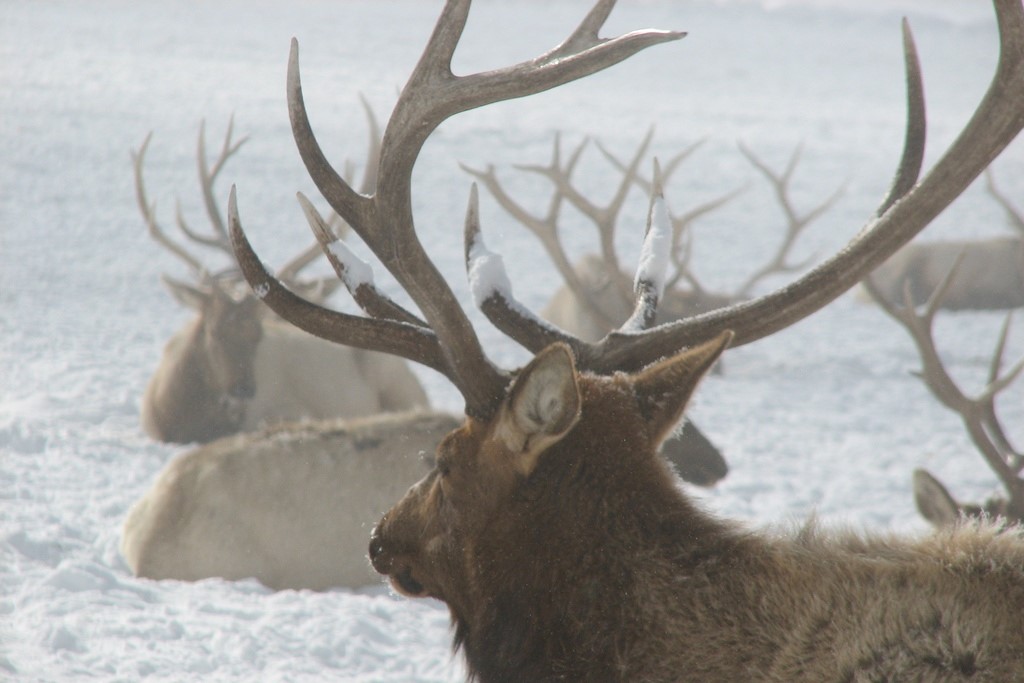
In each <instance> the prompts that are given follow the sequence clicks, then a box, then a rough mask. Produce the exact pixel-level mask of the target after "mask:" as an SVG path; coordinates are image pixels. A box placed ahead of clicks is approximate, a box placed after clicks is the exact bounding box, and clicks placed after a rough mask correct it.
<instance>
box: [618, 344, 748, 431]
mask: <svg viewBox="0 0 1024 683" xmlns="http://www.w3.org/2000/svg"><path fill="white" fill-rule="evenodd" d="M732 337H733V333H732V331H731V330H726V331H724V332H722V333H721V334H719V335H718V336H717V337H715V338H714V339H711V340H709V341H706V342H704V343H703V344H699V345H697V346H694V347H693V348H690V349H687V350H685V351H682V352H680V353H678V354H676V355H675V356H672V357H671V358H666V359H664V360H660V361H658V362H657V363H653V364H652V365H649V366H648V367H646V368H644V369H643V370H641V371H640V372H638V373H637V374H636V375H634V376H633V390H634V392H635V393H636V399H637V402H638V403H639V406H640V414H641V415H643V417H644V420H645V421H646V422H647V430H648V433H649V434H650V436H651V439H652V440H653V441H654V443H655V444H659V445H660V444H661V442H662V441H663V440H664V439H665V437H666V436H668V434H669V433H670V432H671V431H672V430H673V429H674V428H675V426H676V424H677V423H678V422H679V418H681V417H682V415H683V410H684V409H685V408H686V404H687V403H688V402H689V401H690V397H691V396H692V395H693V392H694V390H695V389H696V388H697V385H698V384H699V383H700V380H701V379H702V378H703V377H704V375H705V374H707V372H708V370H710V369H711V366H713V365H714V364H715V361H716V360H718V357H719V356H721V355H722V352H723V351H725V349H726V348H728V346H729V342H731V341H732Z"/></svg>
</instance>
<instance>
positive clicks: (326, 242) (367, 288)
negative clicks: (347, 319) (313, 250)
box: [296, 192, 428, 329]
mask: <svg viewBox="0 0 1024 683" xmlns="http://www.w3.org/2000/svg"><path fill="white" fill-rule="evenodd" d="M296 196H297V198H298V200H299V205H300V206H301V207H302V211H303V213H305V214H306V220H307V221H309V226H310V228H311V229H312V230H313V234H314V235H315V236H316V239H317V244H316V245H315V246H317V247H319V248H320V249H321V250H322V252H323V253H324V255H326V256H327V260H328V261H329V262H330V264H331V266H332V267H333V268H334V272H335V273H337V275H338V280H339V281H340V282H343V283H344V284H345V288H346V289H348V291H349V293H350V294H351V295H352V298H353V299H354V300H355V302H356V303H357V304H358V305H359V307H360V308H361V309H363V311H365V312H366V313H367V314H368V315H370V316H372V317H374V318H383V319H387V320H394V321H395V322H400V323H406V324H409V325H416V326H417V327H422V328H424V329H428V325H427V323H425V322H423V321H422V320H420V319H419V318H418V317H416V316H415V315H413V314H412V313H410V312H409V311H407V310H405V309H404V308H402V307H401V306H400V305H398V304H397V303H395V302H394V301H392V300H391V299H390V298H389V297H388V296H387V295H386V294H384V292H382V291H380V290H379V289H377V286H376V285H374V283H373V268H372V266H370V264H369V263H366V262H365V261H363V260H362V259H360V258H359V257H358V256H356V255H355V254H354V253H353V252H352V250H351V249H349V248H348V245H346V244H345V242H344V240H341V239H339V238H338V237H337V236H336V235H335V234H334V233H333V232H332V231H331V229H330V227H329V226H328V225H327V221H325V220H324V219H323V217H322V216H321V215H320V212H319V211H317V210H316V207H315V206H313V203H312V202H310V201H309V199H307V198H306V196H305V195H304V194H302V193H301V192H299V193H297V195H296Z"/></svg>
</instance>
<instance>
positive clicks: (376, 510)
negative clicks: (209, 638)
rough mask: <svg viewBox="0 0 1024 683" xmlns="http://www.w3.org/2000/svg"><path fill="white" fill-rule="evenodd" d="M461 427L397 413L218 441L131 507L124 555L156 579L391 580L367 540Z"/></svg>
mask: <svg viewBox="0 0 1024 683" xmlns="http://www.w3.org/2000/svg"><path fill="white" fill-rule="evenodd" d="M458 424H459V423H458V421H457V420H456V419H455V418H454V417H452V416H450V415H445V414H441V413H431V412H415V413H389V414H382V415H374V416H371V417H364V418H355V419H351V420H343V419H337V418H336V419H334V420H320V421H316V422H304V423H301V424H289V425H286V426H282V427H277V428H269V429H268V430H266V431H265V432H255V433H250V434H236V435H234V436H230V437H225V438H222V439H218V440H216V441H213V442H212V443H208V444H205V445H203V446H200V447H198V448H196V449H194V450H192V451H189V452H187V453H184V454H182V455H180V456H178V457H176V458H175V459H174V460H172V461H171V462H170V464H168V466H167V467H166V468H165V469H164V470H163V472H161V473H160V475H159V476H158V477H157V479H156V481H155V482H154V484H153V487H152V488H151V489H150V490H149V491H148V492H147V493H146V494H145V495H144V496H143V497H142V498H141V499H139V501H138V502H137V503H136V504H135V505H134V506H133V507H132V509H131V511H130V512H129V513H128V517H127V519H126V520H125V524H124V530H123V535H122V539H121V553H122V554H123V555H124V557H125V560H126V561H127V562H128V566H129V567H130V568H131V570H132V572H133V573H134V574H135V575H136V576H141V577H145V578H149V579H177V580H180V581H197V580H200V579H206V578H211V577H221V578H225V579H247V578H255V579H257V580H259V581H260V582H261V583H263V584H264V585H266V586H267V587H269V588H272V589H275V590H281V589H308V590H326V589H328V588H334V587H341V586H344V587H359V586H366V585H370V584H374V583H379V581H380V579H379V578H377V579H376V580H375V579H374V576H375V575H376V574H375V572H373V571H372V570H371V569H370V565H369V563H367V561H366V536H367V534H368V533H369V530H370V529H371V528H372V527H373V524H374V523H375V522H376V521H377V519H378V518H379V517H380V515H381V513H382V512H384V511H385V510H386V509H387V508H388V506H389V505H390V504H391V503H392V502H393V501H394V500H395V498H397V497H398V496H401V495H402V493H404V492H405V490H406V489H408V488H409V486H410V485H412V484H414V483H415V482H416V481H417V480H418V479H419V478H421V477H422V476H424V474H426V473H427V471H429V469H430V468H429V464H430V462H429V461H432V458H433V452H434V448H435V447H436V446H437V444H438V442H440V441H441V438H442V437H443V436H444V435H445V434H446V433H448V432H450V431H451V430H452V429H454V428H455V427H457V426H458ZM426 454H429V456H430V457H424V455H426Z"/></svg>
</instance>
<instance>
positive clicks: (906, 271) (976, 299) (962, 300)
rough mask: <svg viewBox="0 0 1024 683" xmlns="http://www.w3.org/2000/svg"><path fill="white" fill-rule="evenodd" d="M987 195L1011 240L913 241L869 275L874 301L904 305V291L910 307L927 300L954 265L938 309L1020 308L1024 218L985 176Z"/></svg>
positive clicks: (989, 176) (1022, 302)
mask: <svg viewBox="0 0 1024 683" xmlns="http://www.w3.org/2000/svg"><path fill="white" fill-rule="evenodd" d="M985 179H986V185H987V188H988V192H989V194H990V195H992V197H993V198H994V199H995V200H996V201H997V202H998V203H999V204H1000V206H1002V208H1003V210H1004V211H1005V213H1006V216H1007V219H1008V222H1009V224H1010V227H1011V228H1013V229H1014V230H1015V232H1016V234H1015V235H1004V236H998V237H989V238H987V239H977V240H947V241H934V242H921V241H914V242H911V243H910V244H908V245H907V246H905V247H903V248H902V249H900V250H899V251H897V252H896V253H895V254H894V255H893V256H892V258H890V259H889V260H888V261H886V262H885V263H884V264H882V265H881V266H880V267H879V268H878V269H877V270H876V271H875V272H873V273H872V274H871V275H870V277H869V281H870V282H871V283H872V284H873V285H874V288H875V292H874V295H873V298H875V299H876V300H877V299H878V298H879V297H881V298H882V299H885V300H886V301H887V302H889V303H891V304H897V305H899V304H902V303H903V291H904V288H905V287H907V288H909V291H910V297H911V300H912V301H913V303H914V305H915V306H919V305H921V304H923V303H924V302H925V301H927V300H928V297H929V296H930V295H931V293H932V292H933V291H935V289H936V288H937V287H938V286H939V283H941V282H942V280H943V278H944V277H945V275H946V273H947V272H949V269H950V268H951V267H952V266H953V264H954V263H956V262H957V261H958V260H959V262H960V264H959V266H958V273H959V275H958V277H957V279H956V281H955V282H954V283H953V284H952V286H950V287H947V289H946V293H945V296H944V297H943V298H942V302H941V304H940V305H941V307H942V308H945V309H949V310H953V311H957V310H1000V309H1008V308H1010V309H1012V308H1020V307H1022V306H1024V214H1021V212H1020V210H1018V209H1017V208H1016V207H1014V206H1013V204H1012V203H1011V202H1010V201H1009V199H1008V198H1007V197H1006V196H1005V195H1004V194H1002V192H1000V191H999V189H998V188H997V187H996V184H995V181H994V180H993V178H992V172H991V171H990V170H989V171H986V173H985Z"/></svg>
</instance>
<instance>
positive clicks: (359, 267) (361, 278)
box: [327, 240, 373, 292]
mask: <svg viewBox="0 0 1024 683" xmlns="http://www.w3.org/2000/svg"><path fill="white" fill-rule="evenodd" d="M327 248H328V249H330V250H331V253H332V254H333V255H334V256H335V257H337V259H338V260H339V261H341V263H342V265H343V266H345V270H344V273H345V287H347V288H348V290H349V291H350V292H354V291H356V290H357V289H359V287H361V286H362V285H373V266H371V265H370V264H369V263H367V262H366V261H364V260H363V259H361V258H359V257H358V256H356V255H355V252H353V251H352V250H351V249H349V247H348V245H347V244H345V241H344V240H336V241H334V242H331V244H330V245H329V246H328V247H327Z"/></svg>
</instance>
